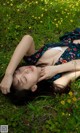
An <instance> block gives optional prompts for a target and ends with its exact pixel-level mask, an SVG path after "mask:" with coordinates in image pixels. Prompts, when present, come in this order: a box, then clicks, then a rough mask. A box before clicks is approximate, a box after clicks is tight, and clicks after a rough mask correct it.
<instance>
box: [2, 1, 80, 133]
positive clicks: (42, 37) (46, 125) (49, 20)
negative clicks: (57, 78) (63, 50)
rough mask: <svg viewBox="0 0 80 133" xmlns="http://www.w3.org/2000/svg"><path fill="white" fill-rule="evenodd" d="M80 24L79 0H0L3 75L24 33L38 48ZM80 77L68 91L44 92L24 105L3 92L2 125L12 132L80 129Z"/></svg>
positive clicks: (57, 132)
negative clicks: (58, 92) (63, 92)
mask: <svg viewBox="0 0 80 133" xmlns="http://www.w3.org/2000/svg"><path fill="white" fill-rule="evenodd" d="M76 27H80V0H77V1H76V0H66V1H65V0H54V1H53V0H19V1H18V0H5V1H3V0H1V1H0V77H2V76H3V74H4V72H5V70H6V67H7V64H8V62H9V60H10V57H11V55H12V53H13V51H14V49H15V47H16V46H17V44H18V43H19V41H20V39H21V37H22V36H23V35H25V34H30V35H31V36H33V38H34V41H35V44H36V48H37V49H38V48H39V47H40V46H42V45H43V44H44V43H48V42H57V41H59V37H60V36H61V35H63V34H64V33H65V32H67V31H72V30H73V29H75V28H76ZM79 89H80V80H79V79H78V80H77V81H75V82H73V83H72V84H71V91H70V93H69V94H67V95H66V94H64V95H61V96H59V95H56V97H47V96H42V97H38V98H36V99H35V100H34V101H33V102H30V103H29V104H26V105H25V106H15V105H13V104H11V103H10V101H9V100H8V99H6V97H5V96H3V95H2V94H1V93H0V125H8V126H9V133H80V90H79Z"/></svg>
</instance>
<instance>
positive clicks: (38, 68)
mask: <svg viewBox="0 0 80 133" xmlns="http://www.w3.org/2000/svg"><path fill="white" fill-rule="evenodd" d="M37 71H38V75H39V78H40V73H41V67H37Z"/></svg>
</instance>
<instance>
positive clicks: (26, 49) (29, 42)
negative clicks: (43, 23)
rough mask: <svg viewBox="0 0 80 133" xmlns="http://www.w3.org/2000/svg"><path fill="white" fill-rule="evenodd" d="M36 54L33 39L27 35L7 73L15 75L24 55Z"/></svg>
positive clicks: (14, 55)
mask: <svg viewBox="0 0 80 133" xmlns="http://www.w3.org/2000/svg"><path fill="white" fill-rule="evenodd" d="M34 52H35V47H34V43H33V38H32V37H31V36H29V35H25V36H24V37H23V38H22V40H21V41H20V43H19V44H18V46H17V47H16V49H15V51H14V53H13V55H12V57H11V60H10V62H9V65H8V66H7V69H6V72H5V73H6V74H12V75H13V73H14V71H15V69H16V67H17V66H18V64H19V63H20V61H21V60H22V58H23V57H24V55H31V54H33V53H34Z"/></svg>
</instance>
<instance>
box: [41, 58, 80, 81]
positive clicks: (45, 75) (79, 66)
mask: <svg viewBox="0 0 80 133" xmlns="http://www.w3.org/2000/svg"><path fill="white" fill-rule="evenodd" d="M70 71H71V72H75V71H80V59H77V60H72V61H70V62H67V63H64V64H60V65H55V66H46V67H43V68H42V71H41V75H40V79H39V81H41V80H44V79H50V78H52V77H53V76H55V75H56V74H58V73H63V72H70Z"/></svg>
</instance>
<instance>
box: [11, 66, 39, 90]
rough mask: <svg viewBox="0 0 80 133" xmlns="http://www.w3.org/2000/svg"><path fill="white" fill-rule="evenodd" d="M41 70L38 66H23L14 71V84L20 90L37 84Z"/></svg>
mask: <svg viewBox="0 0 80 133" xmlns="http://www.w3.org/2000/svg"><path fill="white" fill-rule="evenodd" d="M39 75H40V71H39V70H38V68H37V67H36V66H23V67H20V68H18V69H17V70H16V71H15V72H14V76H13V85H14V86H16V88H18V89H19V90H21V89H26V90H28V89H29V88H31V87H33V86H34V85H36V84H37V82H38V79H39Z"/></svg>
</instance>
